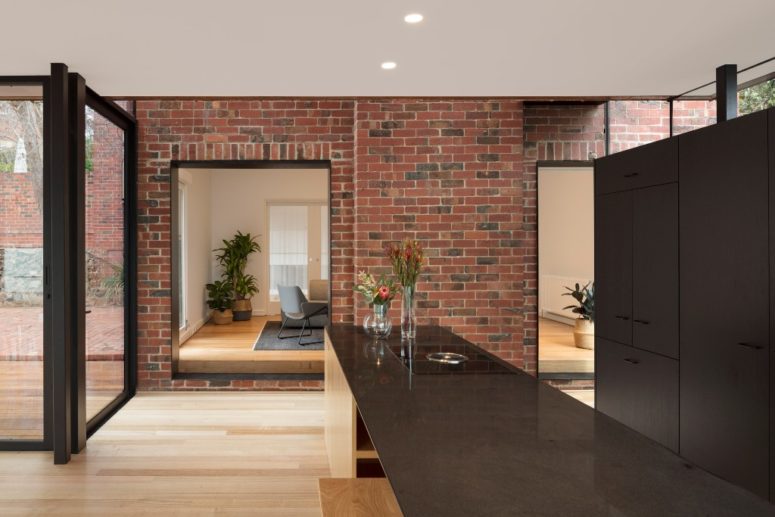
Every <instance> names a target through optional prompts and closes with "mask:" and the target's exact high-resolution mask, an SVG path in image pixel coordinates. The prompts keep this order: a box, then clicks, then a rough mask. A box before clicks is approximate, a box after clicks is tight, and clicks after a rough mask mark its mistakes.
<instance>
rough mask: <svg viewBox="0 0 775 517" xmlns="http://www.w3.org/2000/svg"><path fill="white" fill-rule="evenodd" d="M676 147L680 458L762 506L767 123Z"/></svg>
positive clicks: (739, 122)
mask: <svg viewBox="0 0 775 517" xmlns="http://www.w3.org/2000/svg"><path fill="white" fill-rule="evenodd" d="M680 146H681V157H680V182H681V194H680V220H681V222H680V234H681V243H680V246H681V281H680V290H681V453H682V454H683V455H684V456H685V457H686V458H688V459H689V460H691V461H692V462H694V463H696V464H697V465H699V466H700V467H703V468H705V469H707V470H709V471H711V472H713V473H715V474H717V475H718V476H720V477H722V478H724V479H727V480H729V481H732V482H733V483H736V484H739V485H741V486H743V487H745V488H747V489H749V490H751V491H753V492H755V493H757V494H759V495H761V496H763V497H767V496H768V495H769V461H770V458H769V446H770V443H769V440H770V437H769V418H770V408H769V392H770V386H769V369H770V364H769V362H770V357H769V350H770V335H769V324H770V312H769V311H770V308H769V294H770V293H769V290H770V277H769V260H770V259H769V233H770V229H769V220H768V219H769V181H768V156H767V153H768V148H767V113H766V112H761V113H757V114H754V115H749V116H747V117H743V118H739V119H735V120H732V121H730V122H727V123H724V124H719V125H716V126H712V127H710V128H706V129H704V130H702V131H696V132H693V133H689V134H686V135H684V136H681V137H680Z"/></svg>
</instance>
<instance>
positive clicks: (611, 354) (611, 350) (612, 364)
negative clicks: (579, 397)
mask: <svg viewBox="0 0 775 517" xmlns="http://www.w3.org/2000/svg"><path fill="white" fill-rule="evenodd" d="M595 349H596V352H595V353H596V364H597V367H598V372H597V375H596V389H597V391H598V392H597V396H596V401H595V404H596V407H597V408H598V410H599V411H601V412H603V413H605V414H606V415H608V416H610V417H612V418H614V419H616V420H618V421H620V422H622V423H623V424H625V425H627V426H629V427H631V428H633V429H635V430H636V431H638V432H640V433H642V434H644V435H646V436H648V437H649V438H651V439H653V440H655V441H657V442H659V443H661V444H663V445H664V446H666V447H668V448H669V449H672V450H673V451H676V452H677V451H678V361H676V360H675V359H670V358H667V357H662V356H659V355H657V354H652V353H651V352H646V351H644V350H638V349H637V348H633V347H631V346H627V345H620V344H618V343H614V342H613V341H608V340H605V339H602V338H597V339H595Z"/></svg>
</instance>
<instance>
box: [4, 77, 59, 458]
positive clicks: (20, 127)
mask: <svg viewBox="0 0 775 517" xmlns="http://www.w3.org/2000/svg"><path fill="white" fill-rule="evenodd" d="M46 87H47V79H46V78H0V450H8V449H10V450H35V449H50V448H51V397H50V386H51V372H50V368H49V367H48V366H49V364H50V363H49V362H50V355H51V354H50V339H49V335H48V333H47V332H46V330H45V329H46V325H45V322H46V321H47V314H48V313H49V310H48V309H49V307H48V305H47V304H46V301H45V300H46V298H45V295H44V287H45V286H44V281H45V280H44V270H45V266H44V245H45V243H47V242H48V239H47V235H48V228H47V225H46V224H45V223H44V221H45V217H44V205H45V203H44V198H45V193H44V188H43V187H44V142H43V140H44V134H45V131H44V125H45V122H44V119H46V118H47V117H46V116H45V115H44V102H45V94H44V91H45V90H46Z"/></svg>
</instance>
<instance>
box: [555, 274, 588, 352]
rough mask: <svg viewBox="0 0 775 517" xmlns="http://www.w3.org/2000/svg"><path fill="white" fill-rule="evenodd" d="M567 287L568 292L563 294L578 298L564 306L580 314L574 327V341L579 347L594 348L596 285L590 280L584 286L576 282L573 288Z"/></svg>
mask: <svg viewBox="0 0 775 517" xmlns="http://www.w3.org/2000/svg"><path fill="white" fill-rule="evenodd" d="M565 289H567V290H568V292H567V293H562V295H563V296H570V297H572V298H573V299H574V300H576V304H574V305H568V306H567V307H563V309H571V311H572V312H573V313H574V314H578V318H577V319H576V324H575V326H574V328H573V342H574V343H575V344H576V346H577V347H578V348H586V349H587V350H593V349H594V348H595V286H594V284H593V283H592V282H589V283H587V284H586V285H585V286H583V287H581V286H580V285H579V284H576V286H575V287H574V288H573V289H571V288H570V287H566V288H565Z"/></svg>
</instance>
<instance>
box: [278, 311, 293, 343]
mask: <svg viewBox="0 0 775 517" xmlns="http://www.w3.org/2000/svg"><path fill="white" fill-rule="evenodd" d="M286 321H288V316H286V317H284V318H283V324H282V325H280V332H278V333H277V339H285V338H284V337H282V333H283V329H284V328H285V322H286ZM286 337H290V336H286Z"/></svg>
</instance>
